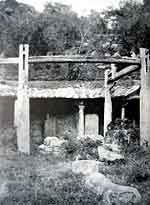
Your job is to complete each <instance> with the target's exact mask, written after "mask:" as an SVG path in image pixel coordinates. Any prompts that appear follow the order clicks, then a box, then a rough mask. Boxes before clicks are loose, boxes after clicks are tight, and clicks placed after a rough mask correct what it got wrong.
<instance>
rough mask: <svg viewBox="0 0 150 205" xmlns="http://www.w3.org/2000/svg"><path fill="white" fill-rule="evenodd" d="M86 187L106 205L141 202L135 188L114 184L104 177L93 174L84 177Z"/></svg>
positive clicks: (99, 174) (96, 173)
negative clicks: (99, 196)
mask: <svg viewBox="0 0 150 205" xmlns="http://www.w3.org/2000/svg"><path fill="white" fill-rule="evenodd" d="M85 184H86V186H87V187H88V188H89V189H91V190H92V191H93V192H95V193H97V194H98V195H101V196H102V197H103V201H104V202H105V203H106V204H107V205H108V204H110V205H111V204H117V205H121V204H124V205H125V204H126V205H128V204H130V203H131V204H136V203H139V202H140V201H141V195H140V193H139V192H138V190H137V189H136V188H133V187H129V186H121V185H118V184H114V183H112V182H111V180H110V179H108V178H106V177H105V175H103V174H101V173H98V172H95V173H92V174H90V175H86V177H85Z"/></svg>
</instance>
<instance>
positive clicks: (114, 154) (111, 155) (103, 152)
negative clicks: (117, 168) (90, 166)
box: [98, 146, 124, 161]
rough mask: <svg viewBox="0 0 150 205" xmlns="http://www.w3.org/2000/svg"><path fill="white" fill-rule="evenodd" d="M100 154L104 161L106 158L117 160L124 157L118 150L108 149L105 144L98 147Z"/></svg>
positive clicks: (100, 158)
mask: <svg viewBox="0 0 150 205" xmlns="http://www.w3.org/2000/svg"><path fill="white" fill-rule="evenodd" d="M98 155H99V160H100V161H104V160H106V161H115V160H120V159H124V156H123V155H121V154H119V153H118V152H114V151H111V150H108V149H106V148H105V147H103V146H99V147H98Z"/></svg>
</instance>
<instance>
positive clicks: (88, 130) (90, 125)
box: [85, 114, 99, 135]
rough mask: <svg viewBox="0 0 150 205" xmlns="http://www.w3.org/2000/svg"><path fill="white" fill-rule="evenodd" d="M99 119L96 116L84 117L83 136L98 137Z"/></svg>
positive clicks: (87, 115)
mask: <svg viewBox="0 0 150 205" xmlns="http://www.w3.org/2000/svg"><path fill="white" fill-rule="evenodd" d="M98 133H99V117H98V115H97V114H86V115H85V135H98Z"/></svg>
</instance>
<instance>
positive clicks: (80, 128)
mask: <svg viewBox="0 0 150 205" xmlns="http://www.w3.org/2000/svg"><path fill="white" fill-rule="evenodd" d="M78 106H79V122H78V136H79V138H81V137H83V136H84V108H85V106H84V104H83V102H80V104H79V105H78Z"/></svg>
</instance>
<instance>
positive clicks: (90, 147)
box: [63, 137, 101, 160]
mask: <svg viewBox="0 0 150 205" xmlns="http://www.w3.org/2000/svg"><path fill="white" fill-rule="evenodd" d="M99 145H101V141H100V140H96V141H95V140H92V139H91V138H88V137H87V138H83V139H80V140H77V139H71V138H70V139H69V140H67V141H66V142H65V143H64V144H63V148H64V150H65V153H66V157H67V158H68V157H69V158H71V159H84V160H85V159H98V151H97V147H98V146H99Z"/></svg>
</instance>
